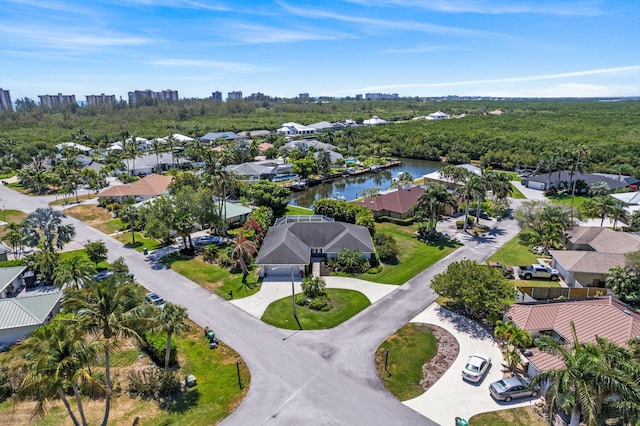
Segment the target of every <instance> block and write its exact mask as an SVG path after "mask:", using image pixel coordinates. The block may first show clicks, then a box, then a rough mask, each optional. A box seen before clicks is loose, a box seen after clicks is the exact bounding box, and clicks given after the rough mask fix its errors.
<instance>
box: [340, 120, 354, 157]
mask: <svg viewBox="0 0 640 426" xmlns="http://www.w3.org/2000/svg"><path fill="white" fill-rule="evenodd" d="M341 133H342V140H343V141H346V142H347V152H351V145H355V144H356V137H357V136H358V133H357V132H356V128H355V127H353V126H347V127H345V128H344V129H343V130H342V132H341Z"/></svg>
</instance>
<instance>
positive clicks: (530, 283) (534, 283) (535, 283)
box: [513, 279, 562, 287]
mask: <svg viewBox="0 0 640 426" xmlns="http://www.w3.org/2000/svg"><path fill="white" fill-rule="evenodd" d="M513 284H514V285H516V286H518V287H562V286H561V285H560V283H559V282H558V281H551V280H536V279H530V280H513Z"/></svg>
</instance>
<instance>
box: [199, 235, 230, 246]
mask: <svg viewBox="0 0 640 426" xmlns="http://www.w3.org/2000/svg"><path fill="white" fill-rule="evenodd" d="M224 242H225V239H224V237H219V236H217V235H203V236H200V237H196V238H194V239H193V244H194V245H195V246H196V247H203V246H208V245H209V244H217V245H220V244H223V243H224Z"/></svg>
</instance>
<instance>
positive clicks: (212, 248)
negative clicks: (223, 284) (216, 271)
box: [202, 244, 220, 262]
mask: <svg viewBox="0 0 640 426" xmlns="http://www.w3.org/2000/svg"><path fill="white" fill-rule="evenodd" d="M219 252H220V248H219V247H218V246H217V245H215V244H209V245H208V246H206V247H205V248H204V252H203V254H202V258H203V259H204V261H205V262H212V261H214V260H215V259H216V258H217V257H218V254H219Z"/></svg>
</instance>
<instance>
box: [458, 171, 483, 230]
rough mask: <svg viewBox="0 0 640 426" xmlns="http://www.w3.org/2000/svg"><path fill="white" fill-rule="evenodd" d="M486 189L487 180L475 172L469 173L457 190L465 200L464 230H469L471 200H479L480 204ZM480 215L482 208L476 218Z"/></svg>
mask: <svg viewBox="0 0 640 426" xmlns="http://www.w3.org/2000/svg"><path fill="white" fill-rule="evenodd" d="M486 191H487V186H486V182H485V180H484V179H483V178H482V177H481V176H479V175H476V174H475V173H470V174H468V177H467V180H466V181H465V182H463V184H462V186H460V187H459V188H458V189H457V190H456V192H457V193H458V195H459V196H460V198H462V200H463V201H464V202H465V211H464V225H463V228H462V230H463V232H467V226H468V223H467V222H468V220H469V207H470V203H471V201H472V200H478V205H480V203H481V200H482V198H484V195H485V194H486ZM478 217H480V208H478V211H477V213H476V218H478Z"/></svg>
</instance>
